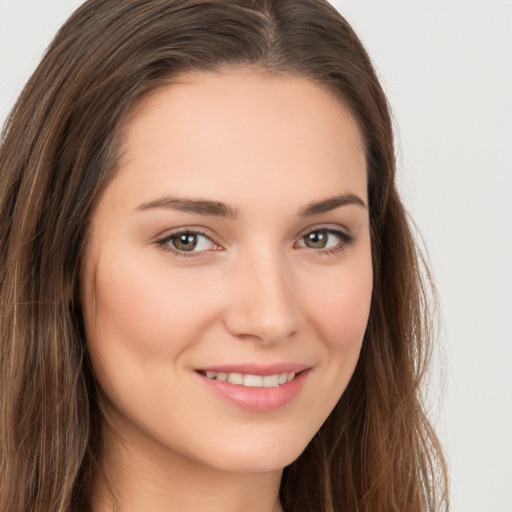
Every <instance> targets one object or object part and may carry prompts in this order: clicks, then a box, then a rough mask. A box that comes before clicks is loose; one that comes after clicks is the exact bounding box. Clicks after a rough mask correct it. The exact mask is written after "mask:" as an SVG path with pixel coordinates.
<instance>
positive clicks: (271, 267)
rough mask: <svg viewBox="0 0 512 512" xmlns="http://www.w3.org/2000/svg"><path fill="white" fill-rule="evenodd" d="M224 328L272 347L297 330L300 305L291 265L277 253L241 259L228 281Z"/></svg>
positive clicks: (260, 254) (235, 334) (241, 336)
mask: <svg viewBox="0 0 512 512" xmlns="http://www.w3.org/2000/svg"><path fill="white" fill-rule="evenodd" d="M227 286H228V287H229V288H228V289H227V290H226V293H227V294H228V306H227V308H226V310H225V315H224V319H225V326H226V328H227V330H228V331H229V332H230V333H231V334H232V335H233V336H236V337H238V338H244V339H252V340H254V341H258V342H259V343H264V344H268V345H272V344H275V343H279V342H282V341H285V340H287V339H289V338H291V337H292V336H293V335H294V334H295V333H296V331H297V329H298V321H299V315H298V304H297V298H296V294H295V290H294V280H293V276H292V272H291V270H290V268H289V265H287V263H286V259H285V258H284V257H280V256H279V255H278V254H268V253H264V254H263V253H262V252H260V253H258V254H254V255H253V256H252V257H250V258H240V261H239V262H238V263H237V264H236V265H235V268H233V267H232V268H231V269H230V277H229V279H228V280H227Z"/></svg>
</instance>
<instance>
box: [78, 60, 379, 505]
mask: <svg viewBox="0 0 512 512" xmlns="http://www.w3.org/2000/svg"><path fill="white" fill-rule="evenodd" d="M124 136H125V138H124V149H123V151H122V154H121V159H120V165H119V170H118V173H117V174H116V175H115V177H114V178H113V179H112V180H111V181H110V183H109V184H108V185H107V186H106V188H105V190H104V191H103V193H102V195H101V196H100V198H99V200H98V203H97V206H96V208H95V211H94V214H93V218H92V223H91V230H90V238H89V244H88V248H87V253H86V258H85V263H84V267H83V275H82V282H83V290H82V302H83V309H84V318H85V325H86V332H87V338H88V349H89V353H90V357H91V361H92V364H93V368H94V371H95V374H96V376H97V379H98V382H99V384H100V385H101V388H102V390H103V391H104V394H105V399H104V400H102V401H101V407H102V412H103V415H104V421H103V423H104V424H103V431H104V438H105V446H106V448H105V453H104V456H103V460H102V465H103V472H104V474H106V475H107V477H108V479H109V486H107V485H106V484H105V483H104V479H101V478H98V479H97V481H96V485H95V489H94V492H93V512H107V511H108V512H110V511H112V510H113V502H112V499H111V493H110V490H109V488H110V489H111V490H112V491H113V492H114V494H115V496H116V499H117V502H118V505H119V506H120V510H122V512H135V511H140V510H144V511H145V512H162V511H168V510H173V511H178V512H191V511H194V512H196V511H198V510H202V511H208V512H217V511H219V512H220V511H222V512H235V511H240V510H244V512H277V511H280V510H281V507H280V504H279V499H278V492H279V482H280V478H281V474H282V470H283V467H285V466H286V465H288V464H290V463H291V462H292V461H294V460H295V459H296V458H297V457H298V456H299V455H300V453H301V452H302V451H303V450H304V448H305V447H306V445H307V444H308V442H309V441H310V440H311V438H312V437H313V435H314V434H315V433H316V432H317V431H318V429H319V428H320V427H321V425H322V423H323V422H324V421H325V419H326V418H327V416H328V415H329V413H330V412H331V410H332V409H333V407H334V406H335V404H336V403H337V401H338V400H339V398H340V396H341V395H342V393H343V391H344V390H345V388H346V386H347V384H348V381H349V379H350V377H351V375H352V373H353V371H354V368H355V365H356V363H357V360H358V357H359V353H360V349H361V344H362V340H363V335H364V332H365V328H366V324H367V320H368V313H369V307H370V298H371V291H372V266H371V253H370V235H369V220H368V209H367V206H366V205H367V202H368V199H367V190H366V188H367V181H366V162H365V156H364V150H363V144H362V140H361V136H360V134H359V131H358V128H357V125H356V123H355V121H354V119H353V117H352V116H351V115H350V114H349V112H348V111H347V109H346V108H345V107H344V106H343V105H342V104H341V103H340V102H339V101H338V100H336V99H335V98H334V97H333V96H332V95H331V94H330V93H329V92H328V91H327V90H326V89H324V88H322V87H320V86H318V85H315V84H313V83H312V82H311V81H309V80H306V79H302V78H297V77H290V76H286V75H281V76H269V75H266V74H263V73H256V72H251V71H247V70H237V71H230V72H226V73H224V74H192V73H190V74H187V75H184V76H181V77H180V79H179V81H176V82H175V83H173V84H171V85H169V86H167V87H165V88H163V89H160V90H159V91H157V92H155V93H153V94H151V95H150V96H149V97H147V98H145V99H144V100H143V101H142V102H140V103H139V104H138V105H137V106H136V107H135V108H134V110H133V111H132V112H131V113H130V116H129V118H128V120H127V122H126V125H125V129H124ZM326 200H328V201H326ZM219 203H222V204H221V205H219ZM207 372H208V373H207ZM263 377H265V382H264V379H263ZM244 378H246V380H245V381H244ZM225 379H227V381H226V380H225ZM240 379H241V380H240ZM251 384H252V385H251ZM254 386H255V387H254Z"/></svg>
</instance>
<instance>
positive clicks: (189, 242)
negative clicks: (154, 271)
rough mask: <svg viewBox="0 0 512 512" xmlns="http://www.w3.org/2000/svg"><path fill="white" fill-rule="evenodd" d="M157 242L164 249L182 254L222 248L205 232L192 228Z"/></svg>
mask: <svg viewBox="0 0 512 512" xmlns="http://www.w3.org/2000/svg"><path fill="white" fill-rule="evenodd" d="M157 244H158V245H159V246H160V247H162V248H163V249H164V250H168V251H173V252H175V253H178V254H181V255H185V254H186V253H198V252H204V251H211V250H219V249H220V247H219V246H218V245H217V244H216V243H215V242H213V241H212V240H211V238H209V237H208V236H206V235H205V234H203V233H200V232H198V231H191V230H187V231H179V232H176V233H172V234H171V235H169V236H167V237H165V238H163V239H162V240H159V241H158V242H157Z"/></svg>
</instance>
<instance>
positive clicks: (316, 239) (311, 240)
mask: <svg viewBox="0 0 512 512" xmlns="http://www.w3.org/2000/svg"><path fill="white" fill-rule="evenodd" d="M306 241H307V243H306V245H308V246H309V247H313V248H314V249H323V248H324V247H325V246H326V244H327V234H326V233H324V232H323V231H315V232H314V233H310V234H309V235H308V236H307V238H306Z"/></svg>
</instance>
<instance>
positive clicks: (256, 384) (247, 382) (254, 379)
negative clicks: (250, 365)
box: [244, 375, 263, 388]
mask: <svg viewBox="0 0 512 512" xmlns="http://www.w3.org/2000/svg"><path fill="white" fill-rule="evenodd" d="M244 386H248V387H251V388H261V387H262V386H263V377H262V376H261V375H244Z"/></svg>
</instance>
